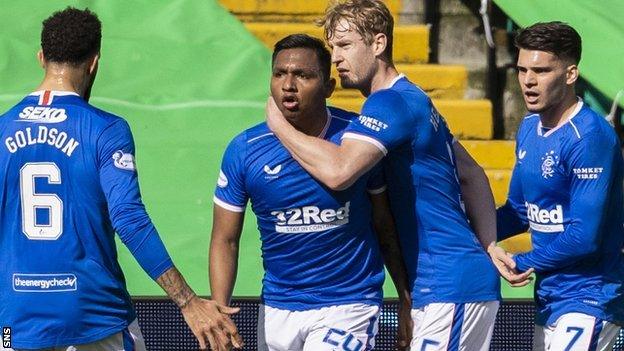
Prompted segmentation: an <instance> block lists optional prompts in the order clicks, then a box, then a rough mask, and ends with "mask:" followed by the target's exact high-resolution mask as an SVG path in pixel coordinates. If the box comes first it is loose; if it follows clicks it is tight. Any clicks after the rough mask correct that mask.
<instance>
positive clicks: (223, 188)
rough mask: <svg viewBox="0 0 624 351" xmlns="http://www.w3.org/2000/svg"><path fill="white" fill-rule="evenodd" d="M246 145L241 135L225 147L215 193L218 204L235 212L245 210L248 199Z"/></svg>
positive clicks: (215, 201)
mask: <svg viewBox="0 0 624 351" xmlns="http://www.w3.org/2000/svg"><path fill="white" fill-rule="evenodd" d="M246 145H247V142H246V141H245V140H244V139H243V138H242V135H241V136H238V137H236V138H234V140H232V142H230V144H229V145H228V147H227V148H226V149H225V153H224V154H223V160H222V161H221V170H220V171H219V179H218V180H217V188H216V190H215V194H214V203H215V204H216V205H218V206H220V207H222V208H225V209H226V210H229V211H233V212H245V206H246V205H247V200H248V195H247V191H246V188H245V171H244V170H245V163H244V162H245V153H246Z"/></svg>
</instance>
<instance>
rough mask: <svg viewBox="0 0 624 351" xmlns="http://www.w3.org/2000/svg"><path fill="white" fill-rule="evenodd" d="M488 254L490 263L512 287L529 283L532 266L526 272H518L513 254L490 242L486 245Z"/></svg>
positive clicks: (531, 278)
mask: <svg viewBox="0 0 624 351" xmlns="http://www.w3.org/2000/svg"><path fill="white" fill-rule="evenodd" d="M487 251H488V254H489V255H490V258H491V259H492V263H494V266H496V269H497V270H498V272H499V273H500V275H501V276H502V277H503V278H504V279H505V280H506V281H508V282H509V284H510V285H511V286H513V287H521V286H525V285H527V284H529V283H530V282H531V281H532V280H533V277H532V276H531V274H533V271H534V270H533V268H531V269H529V270H527V271H526V272H523V273H520V272H518V270H517V268H516V261H514V259H513V255H512V254H510V253H508V252H506V251H505V250H504V249H503V248H502V247H499V246H496V244H494V243H492V244H491V245H490V246H489V247H488V250H487Z"/></svg>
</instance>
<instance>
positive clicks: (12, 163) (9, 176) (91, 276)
mask: <svg viewBox="0 0 624 351" xmlns="http://www.w3.org/2000/svg"><path fill="white" fill-rule="evenodd" d="M0 138H1V140H2V146H1V147H0V149H1V150H0V174H1V175H2V182H1V184H0V201H2V206H1V207H0V228H1V229H0V251H1V252H2V255H3V259H2V260H0V325H2V326H5V327H11V331H12V341H13V345H12V346H13V347H14V348H25V349H31V348H33V349H38V348H47V347H53V346H61V345H72V344H83V343H89V342H93V341H97V340H100V339H103V338H105V337H107V336H110V335H112V334H114V333H117V332H119V331H121V330H122V329H124V328H126V327H127V325H128V324H129V323H130V322H131V321H132V320H133V319H134V318H135V313H134V310H133V307H132V302H131V300H130V296H129V295H128V292H127V291H126V284H125V280H124V276H123V274H122V271H121V269H120V267H119V264H118V263H117V251H116V248H115V241H114V233H115V231H117V232H118V233H119V236H120V237H121V239H122V241H123V242H124V243H125V244H126V245H127V246H128V248H129V249H130V251H131V252H132V253H133V254H134V255H135V257H137V260H139V263H140V264H141V265H142V267H143V268H144V269H145V270H146V271H147V272H148V273H149V274H150V275H151V276H152V277H153V278H156V277H158V276H160V275H161V274H162V273H163V272H164V271H165V270H167V269H168V268H170V267H172V262H171V259H170V258H169V256H168V254H167V252H166V251H165V249H164V247H163V245H162V242H161V241H160V239H159V237H158V233H157V232H156V230H155V229H154V226H153V225H152V222H151V221H150V219H149V217H148V216H147V214H146V212H145V209H144V206H143V204H142V203H141V198H140V193H139V187H138V182H137V173H136V169H135V163H134V142H133V140H132V135H131V133H130V129H129V126H128V124H127V123H126V122H125V121H124V120H123V119H121V118H119V117H116V116H114V115H111V114H108V113H106V112H103V111H101V110H98V109H96V108H94V107H92V106H90V105H89V104H87V103H86V102H85V101H84V100H83V99H82V98H81V97H79V96H78V95H77V94H75V93H71V92H56V91H45V92H37V93H34V94H31V95H29V96H27V97H26V98H24V99H23V100H22V101H21V102H20V103H19V104H17V105H16V106H15V107H13V108H12V109H10V110H9V111H8V112H7V113H5V114H3V115H2V116H1V117H0Z"/></svg>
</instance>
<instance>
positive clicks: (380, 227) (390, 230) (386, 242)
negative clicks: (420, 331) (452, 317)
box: [371, 191, 413, 350]
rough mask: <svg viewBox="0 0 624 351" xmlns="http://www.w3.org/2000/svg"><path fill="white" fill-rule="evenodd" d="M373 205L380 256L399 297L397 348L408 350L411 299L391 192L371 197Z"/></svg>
mask: <svg viewBox="0 0 624 351" xmlns="http://www.w3.org/2000/svg"><path fill="white" fill-rule="evenodd" d="M371 202H372V205H373V225H374V226H375V233H376V234H377V238H378V240H379V246H380V249H381V254H382V255H383V259H384V263H385V265H386V267H387V268H388V272H389V273H390V277H391V278H392V282H393V283H394V286H395V288H396V290H397V294H398V296H399V329H398V335H397V348H398V349H399V350H404V349H407V348H408V347H409V345H410V342H411V340H412V326H413V325H412V317H411V309H412V299H411V295H410V290H409V282H408V278H407V269H406V268H405V261H404V260H403V255H402V253H401V246H400V244H399V236H398V234H397V231H396V227H395V224H394V218H393V216H392V212H391V210H390V202H389V200H388V193H387V192H385V191H384V192H382V193H381V194H374V195H371Z"/></svg>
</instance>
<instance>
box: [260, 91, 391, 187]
mask: <svg viewBox="0 0 624 351" xmlns="http://www.w3.org/2000/svg"><path fill="white" fill-rule="evenodd" d="M266 115H267V124H268V125H269V128H271V130H272V131H273V133H275V136H277V138H278V139H279V140H280V141H281V142H282V144H283V145H284V147H286V149H287V150H288V151H289V152H290V154H291V155H292V156H293V158H294V159H295V160H297V162H298V163H299V164H300V165H301V166H302V167H303V168H304V169H305V170H306V171H308V173H310V174H311V175H312V176H313V177H314V178H316V179H318V180H319V181H320V182H321V183H323V184H325V185H326V186H327V187H329V188H330V189H333V190H344V189H346V188H348V187H349V186H351V185H352V184H353V183H355V181H356V180H357V179H358V178H360V176H362V175H363V174H364V173H366V172H367V171H369V170H370V169H371V168H372V167H373V166H374V165H375V164H376V163H377V162H379V160H381V159H382V158H383V156H384V154H383V152H381V151H380V150H379V149H378V148H377V147H375V146H374V145H372V144H370V143H367V142H362V141H359V140H354V139H345V140H343V142H342V144H341V145H336V144H333V143H331V142H328V141H325V140H323V139H320V138H316V137H312V136H309V135H306V134H304V133H302V132H300V131H298V130H297V129H295V128H294V127H293V126H292V125H291V124H290V123H288V121H287V120H286V119H285V118H284V116H283V115H282V113H281V111H280V110H279V109H278V107H277V105H276V104H275V100H273V98H272V97H269V99H268V101H267V107H266Z"/></svg>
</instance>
